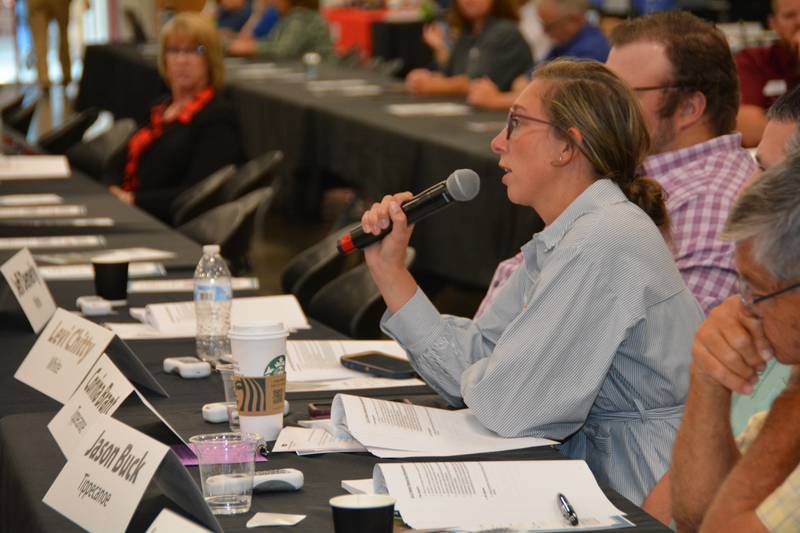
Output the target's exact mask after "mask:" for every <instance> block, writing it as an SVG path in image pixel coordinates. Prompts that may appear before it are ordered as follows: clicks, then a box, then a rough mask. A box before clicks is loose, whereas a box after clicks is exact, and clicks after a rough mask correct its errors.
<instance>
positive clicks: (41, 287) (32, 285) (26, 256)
mask: <svg viewBox="0 0 800 533" xmlns="http://www.w3.org/2000/svg"><path fill="white" fill-rule="evenodd" d="M0 272H2V274H3V277H4V278H5V280H6V283H8V285H9V286H10V287H11V292H12V293H13V294H14V297H15V298H16V299H17V302H19V306H20V307H21V308H22V312H23V313H24V314H25V317H26V318H27V319H28V322H30V324H31V327H32V328H33V331H34V333H39V332H40V331H41V330H42V328H43V327H44V325H45V324H47V321H48V320H50V317H51V316H53V313H55V311H56V303H55V301H54V300H53V296H52V295H51V294H50V290H49V289H48V288H47V284H46V283H45V282H44V279H43V278H42V276H41V274H40V273H39V269H38V268H37V266H36V262H35V261H34V260H33V256H32V255H31V253H30V252H29V251H28V249H27V248H24V249H22V250H20V251H19V252H17V253H16V254H14V256H13V257H12V258H11V259H9V260H8V261H6V262H5V263H4V264H3V266H2V267H0Z"/></svg>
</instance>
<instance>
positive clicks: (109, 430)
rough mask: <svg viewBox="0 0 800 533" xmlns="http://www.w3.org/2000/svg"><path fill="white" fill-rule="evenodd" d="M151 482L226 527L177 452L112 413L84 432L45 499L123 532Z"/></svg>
mask: <svg viewBox="0 0 800 533" xmlns="http://www.w3.org/2000/svg"><path fill="white" fill-rule="evenodd" d="M151 484H152V486H153V487H157V488H158V489H159V490H161V492H162V493H164V495H166V496H167V497H168V498H169V499H171V500H172V501H173V502H174V503H175V504H176V505H178V506H179V507H180V508H181V509H182V510H184V511H186V512H187V513H188V514H190V515H191V516H192V517H194V518H196V519H197V520H198V521H199V522H200V523H202V524H203V525H204V526H206V527H208V528H209V529H211V530H213V531H222V528H221V527H220V525H219V522H217V520H216V518H215V517H214V515H213V514H211V510H210V509H209V508H208V505H206V503H205V500H204V499H203V496H202V495H201V494H200V492H199V490H198V487H197V485H196V484H195V482H194V481H193V480H192V478H191V476H189V473H188V472H187V471H186V469H185V468H184V467H183V465H181V463H180V460H179V459H178V458H177V457H176V456H175V454H174V453H173V452H172V451H171V450H170V449H169V448H168V447H167V446H165V445H164V444H161V443H160V442H158V441H156V440H154V439H152V438H150V437H148V436H147V435H144V434H143V433H140V432H138V431H136V430H135V429H133V428H130V427H128V426H126V425H125V424H123V423H122V422H119V421H117V420H114V419H113V418H111V417H108V416H102V417H101V418H100V419H99V420H97V421H96V423H94V424H92V425H91V426H90V427H89V429H88V430H87V431H86V432H85V435H84V436H83V438H82V439H81V440H80V441H79V442H78V444H77V445H76V448H75V451H74V453H73V454H72V456H71V457H70V458H69V460H68V461H67V464H66V466H64V468H63V469H62V470H61V472H60V473H59V474H58V477H56V480H55V481H54V482H53V484H52V485H51V486H50V489H49V490H48V491H47V494H45V496H44V499H43V501H44V503H46V504H47V505H49V506H50V507H52V508H53V509H55V510H56V511H58V512H59V513H61V514H62V515H64V516H66V517H67V518H69V519H70V520H72V521H73V522H75V523H76V524H78V525H79V526H81V527H82V528H84V529H86V530H88V531H92V532H94V531H98V532H100V531H103V532H105V531H125V530H126V528H127V527H128V524H129V523H130V522H131V519H132V518H133V517H134V513H135V512H136V510H137V507H138V506H139V502H140V501H141V499H142V496H143V495H144V493H145V491H146V490H147V489H148V487H151Z"/></svg>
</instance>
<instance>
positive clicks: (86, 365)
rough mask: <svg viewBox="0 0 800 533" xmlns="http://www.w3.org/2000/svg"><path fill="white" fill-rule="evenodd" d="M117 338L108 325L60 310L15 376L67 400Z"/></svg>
mask: <svg viewBox="0 0 800 533" xmlns="http://www.w3.org/2000/svg"><path fill="white" fill-rule="evenodd" d="M113 338H114V333H112V332H111V331H109V330H107V329H106V328H104V327H102V326H98V325H97V324H95V323H94V322H90V321H88V320H86V319H85V318H82V317H79V316H78V315H76V314H73V313H70V312H69V311H67V310H65V309H61V308H59V309H56V312H55V314H54V315H53V318H52V319H51V320H50V322H49V323H48V324H47V327H46V328H44V330H43V331H42V333H41V334H40V335H39V338H38V339H37V340H36V343H35V344H34V345H33V348H31V351H30V352H28V355H27V356H26V357H25V360H24V361H22V364H21V365H20V367H19V368H18V369H17V372H16V373H15V374H14V377H15V378H17V379H18V380H20V381H21V382H23V383H25V384H26V385H29V386H31V387H33V388H34V389H36V390H38V391H39V392H41V393H43V394H46V395H48V396H50V397H51V398H53V399H54V400H56V401H59V402H61V403H66V402H67V400H69V398H70V397H71V396H72V393H74V392H75V389H77V388H78V385H80V383H81V381H83V378H84V377H85V376H86V374H87V372H89V369H90V368H91V367H92V366H93V365H94V363H95V362H96V361H97V358H98V357H100V354H101V353H103V350H105V348H106V346H108V343H109V342H111V339H113Z"/></svg>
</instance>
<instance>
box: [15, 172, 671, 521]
mask: <svg viewBox="0 0 800 533" xmlns="http://www.w3.org/2000/svg"><path fill="white" fill-rule="evenodd" d="M6 186H8V188H6ZM0 188H2V189H3V192H4V193H11V192H12V190H13V192H14V193H31V192H57V193H58V194H61V195H62V196H64V198H65V201H67V202H69V203H78V201H77V200H78V199H81V201H82V203H84V204H85V205H87V207H88V208H89V213H88V216H97V215H98V213H102V212H108V213H110V214H111V215H112V216H113V217H114V218H119V219H120V220H124V221H126V224H129V226H128V232H127V233H124V234H125V235H126V236H127V238H128V239H129V241H130V244H131V245H136V246H145V245H147V246H155V245H156V243H157V245H158V246H159V247H164V248H165V249H170V250H176V249H180V248H182V247H183V248H185V250H183V251H181V252H180V253H179V254H178V257H179V258H180V259H179V260H178V261H176V263H175V265H174V266H172V267H170V274H171V275H175V276H181V277H188V276H191V266H193V264H194V261H196V259H197V257H199V253H200V250H199V247H198V246H197V245H195V244H191V243H186V242H184V239H183V237H181V236H180V235H179V234H177V233H176V232H175V231H173V230H171V229H169V228H167V227H165V226H163V225H161V224H160V223H158V222H156V221H155V220H153V219H151V218H150V217H149V216H148V215H146V214H143V213H141V212H138V210H136V209H135V208H130V207H128V206H124V205H123V204H121V203H119V202H118V201H117V200H115V199H114V198H113V197H111V195H110V194H108V192H106V191H104V190H103V189H102V188H98V187H97V186H95V185H94V184H93V183H90V182H87V181H85V180H84V179H83V178H81V177H80V176H74V177H73V178H71V179H69V180H61V181H52V182H50V181H36V182H14V183H13V184H12V182H5V183H3V184H2V186H1V187H0ZM117 229H118V230H119V229H120V228H119V227H117ZM181 263H184V264H188V265H189V266H188V267H186V266H181ZM49 286H50V289H51V292H52V293H53V296H54V298H55V300H56V303H57V304H58V305H59V306H61V307H64V308H66V309H70V310H74V303H75V298H76V297H77V296H78V295H81V294H91V293H92V292H93V287H92V283H91V282H90V281H59V282H51V283H49ZM187 298H189V296H188V295H187V294H131V295H129V301H128V303H129V305H131V306H142V305H144V304H147V303H152V302H155V301H165V300H166V301H170V300H185V299H187ZM126 317H127V309H121V310H120V312H119V315H118V316H115V317H112V319H113V320H114V321H118V320H126V319H127V320H130V319H129V318H126ZM102 320H105V319H101V321H102ZM312 326H313V327H312V329H310V330H305V331H300V332H298V333H297V334H293V336H292V337H291V338H294V339H331V338H334V339H335V338H341V335H339V334H338V333H336V332H334V331H332V330H329V329H328V328H326V327H324V326H322V325H321V324H317V323H314V322H313V321H312ZM35 340H36V335H35V334H33V333H32V332H31V331H30V329H29V327H28V326H27V324H26V322H25V320H24V318H22V317H21V316H20V315H19V314H18V313H17V314H13V313H10V312H5V313H2V314H0V345H2V346H3V350H2V351H1V352H2V354H1V355H0V380H2V381H0V417H2V418H0V508H2V509H3V512H0V531H14V532H16V531H31V532H39V531H42V532H56V531H57V532H70V531H78V530H79V528H78V527H77V526H76V525H75V524H73V523H72V522H70V521H69V520H67V519H66V518H65V517H63V516H62V515H60V514H59V513H57V512H56V511H54V510H53V509H51V508H50V507H48V506H47V505H45V504H44V503H43V502H42V498H43V496H44V494H45V493H46V492H47V490H48V488H49V487H50V485H51V484H52V482H53V481H54V480H55V478H56V476H57V475H58V473H59V471H60V470H61V468H62V467H63V466H64V464H65V462H66V460H65V458H64V457H63V455H62V454H61V451H60V450H59V448H58V446H57V445H56V443H55V441H54V440H53V439H52V437H51V435H50V433H49V431H48V430H47V428H46V425H47V423H48V422H49V421H50V419H52V417H53V416H54V415H55V413H56V412H57V410H58V409H59V407H60V405H59V404H58V403H57V402H55V401H54V400H51V399H49V398H48V397H46V396H44V395H43V394H40V393H39V392H37V391H35V390H34V389H32V388H29V387H28V386H26V385H23V384H22V383H20V382H18V381H16V380H15V379H14V378H13V374H14V372H15V371H16V369H17V368H18V366H19V364H20V363H21V362H22V360H23V359H24V357H25V355H26V354H27V352H28V351H29V350H30V348H31V346H32V345H33V343H34V342H35ZM129 345H130V347H131V348H132V350H133V351H134V353H136V355H137V357H139V358H140V359H141V361H142V362H143V364H144V365H145V366H146V367H147V369H148V370H149V371H150V372H151V373H152V374H153V376H154V377H155V378H156V379H157V380H158V381H159V383H161V384H162V385H163V387H164V388H165V389H166V391H167V392H168V393H169V395H170V396H169V398H161V397H156V396H151V397H150V400H151V401H152V403H153V405H154V406H155V408H156V409H157V410H158V411H159V413H160V414H161V415H162V416H163V417H164V418H165V419H166V420H167V421H168V422H169V423H170V424H171V425H172V426H173V427H174V428H175V430H176V431H177V432H178V433H179V434H180V435H181V436H182V437H184V438H186V437H188V436H190V435H194V434H200V433H208V432H218V431H224V430H225V426H221V425H214V424H210V423H207V422H205V421H203V419H202V417H201V414H200V408H201V406H202V405H203V404H204V403H207V402H211V401H220V400H222V396H223V394H222V391H223V388H222V383H221V380H220V377H219V375H218V374H213V375H212V376H210V377H209V378H206V379H201V380H184V379H181V378H179V377H177V376H175V375H171V374H165V373H164V372H163V370H162V361H163V359H164V357H167V356H186V355H192V354H194V349H195V347H194V340H193V339H174V340H158V341H131V342H129ZM356 393H362V394H368V395H371V396H388V397H408V398H411V399H412V400H413V401H414V402H415V403H423V404H426V405H434V406H439V407H441V406H443V404H442V401H441V400H440V399H439V398H438V397H436V396H434V395H431V394H430V391H429V390H428V389H427V388H421V389H420V388H416V389H402V390H400V389H383V390H370V391H360V392H359V391H356ZM331 395H332V393H320V392H312V393H290V394H289V399H290V402H291V413H290V416H289V418H288V420H287V422H288V423H294V422H296V421H297V420H299V419H304V418H306V417H307V412H306V407H307V406H306V402H308V401H309V400H320V399H325V398H330V397H331ZM114 416H115V418H117V419H119V420H121V421H123V422H125V423H126V424H129V425H131V426H132V427H134V428H136V429H139V430H141V431H143V432H146V433H149V434H151V435H153V436H155V437H157V438H159V439H161V440H165V441H167V442H169V441H176V440H177V439H175V437H174V436H171V435H170V434H169V433H168V432H165V431H164V429H163V426H158V424H157V420H156V418H155V416H154V415H153V414H152V413H151V412H150V411H148V410H146V409H145V408H144V407H142V406H141V405H134V404H132V403H131V404H127V403H126V404H125V405H123V406H122V407H121V408H120V409H119V410H118V411H117V412H116V413H115V415H114ZM558 458H562V456H560V455H559V454H558V452H557V451H556V450H555V449H554V448H550V447H546V448H533V449H527V450H518V451H514V452H508V453H502V454H491V455H486V456H469V457H463V458H455V459H463V460H502V459H509V460H510V459H513V460H520V459H532V460H535V459H558ZM421 460H423V461H429V460H435V459H421ZM448 460H452V459H448ZM378 461H379V460H378V459H377V458H375V457H373V456H371V455H369V454H366V453H357V454H326V455H322V456H306V457H300V456H297V455H295V454H289V453H283V454H281V453H275V454H271V455H270V456H269V462H268V463H267V464H266V468H280V467H292V468H298V469H300V470H302V471H303V472H304V474H305V479H306V482H305V487H304V488H303V489H302V490H301V491H299V492H293V493H277V494H260V495H256V496H255V497H254V500H253V507H252V509H251V512H250V513H248V514H246V515H239V516H234V517H220V523H221V525H222V527H223V528H224V530H225V531H245V530H246V527H245V522H246V520H247V519H248V518H249V517H250V516H252V513H253V512H257V511H273V512H287V513H299V514H306V515H308V517H307V518H306V519H305V520H304V521H303V522H301V523H300V524H299V525H298V526H296V527H294V528H293V530H292V531H299V532H314V533H318V532H327V531H332V529H333V524H332V520H331V515H330V510H329V507H328V503H327V502H328V499H329V498H330V497H332V496H334V495H337V494H341V493H342V492H343V491H342V489H341V488H340V483H341V480H343V479H358V478H365V477H369V476H370V475H371V473H372V469H373V467H374V465H375V464H376V463H377V462H378ZM259 467H260V468H264V467H265V466H264V465H260V466H259ZM188 470H189V472H190V474H191V476H192V477H193V478H194V480H195V482H197V483H198V485H199V473H198V469H197V468H194V467H189V468H188ZM606 492H607V494H608V495H609V497H610V499H611V500H612V502H613V503H614V504H615V505H617V506H618V507H619V508H620V509H622V510H623V511H625V512H626V513H628V517H629V519H631V520H632V521H633V522H634V523H635V524H636V526H637V527H636V531H668V530H667V529H666V528H664V527H663V526H661V525H660V524H659V523H658V522H656V521H655V520H654V519H652V518H651V517H650V516H648V515H647V514H646V513H644V512H643V511H641V510H640V509H638V508H637V507H636V506H634V505H633V504H631V503H630V502H628V501H627V500H625V499H624V498H622V497H621V496H619V495H618V494H616V493H615V492H613V491H611V490H606ZM164 507H170V508H175V504H174V503H173V502H171V501H170V500H169V499H168V498H166V496H165V495H164V494H163V493H162V492H161V491H160V490H159V489H158V487H157V486H156V485H155V484H151V486H150V487H149V488H148V490H147V491H146V493H145V496H144V498H143V500H142V502H141V504H140V505H139V507H138V509H137V513H136V515H135V516H134V519H133V521H132V523H131V525H130V527H129V530H130V531H143V530H144V529H146V527H147V525H148V524H149V523H150V522H151V521H152V520H153V518H154V517H155V516H156V515H157V513H158V512H159V511H160V510H161V509H162V508H164ZM176 510H177V509H176Z"/></svg>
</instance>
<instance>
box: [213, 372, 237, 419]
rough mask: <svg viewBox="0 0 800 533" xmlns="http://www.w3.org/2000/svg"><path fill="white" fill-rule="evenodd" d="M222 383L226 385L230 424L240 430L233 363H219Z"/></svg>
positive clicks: (226, 405) (226, 404)
mask: <svg viewBox="0 0 800 533" xmlns="http://www.w3.org/2000/svg"><path fill="white" fill-rule="evenodd" d="M217 370H219V374H220V376H222V384H223V386H224V387H225V407H226V409H227V410H228V424H229V425H230V427H231V431H239V411H237V410H236V391H234V390H233V365H232V364H221V363H220V364H217Z"/></svg>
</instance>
